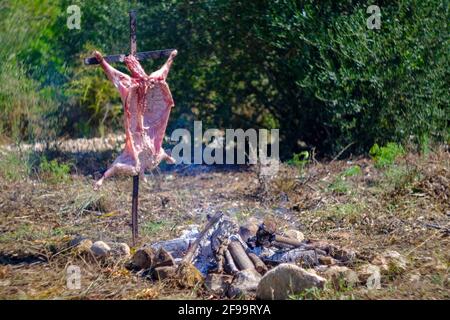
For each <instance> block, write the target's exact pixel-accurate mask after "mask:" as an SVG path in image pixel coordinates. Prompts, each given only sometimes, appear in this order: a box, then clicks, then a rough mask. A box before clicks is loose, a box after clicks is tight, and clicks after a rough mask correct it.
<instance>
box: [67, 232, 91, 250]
mask: <svg viewBox="0 0 450 320" xmlns="http://www.w3.org/2000/svg"><path fill="white" fill-rule="evenodd" d="M84 240H89V239H88V238H86V237H83V236H80V235H78V236H76V237H75V238H73V239H72V240H70V241H69V247H70V248H75V247H76V246H78V245H79V244H80V243H81V242H83V241H84Z"/></svg>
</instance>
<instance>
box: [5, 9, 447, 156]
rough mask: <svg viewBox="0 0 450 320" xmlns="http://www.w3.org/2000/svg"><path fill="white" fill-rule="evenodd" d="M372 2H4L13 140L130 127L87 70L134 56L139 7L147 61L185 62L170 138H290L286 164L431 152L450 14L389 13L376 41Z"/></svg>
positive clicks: (443, 98)
mask: <svg viewBox="0 0 450 320" xmlns="http://www.w3.org/2000/svg"><path fill="white" fill-rule="evenodd" d="M71 4H77V5H79V6H80V8H81V12H82V20H81V21H82V22H81V29H80V30H76V29H74V30H70V29H68V28H67V26H66V19H67V16H68V15H67V13H66V11H65V8H67V7H68V6H69V5H71ZM371 4H373V3H372V2H370V1H363V0H345V1H332V0H324V1H320V2H318V1H315V0H302V1H294V0H280V1H266V0H262V1H252V2H243V1H225V0H210V1H197V2H195V1H194V2H192V1H187V0H174V1H161V2H151V4H150V3H149V2H147V1H135V2H133V4H132V5H130V4H129V3H128V2H127V1H121V0H111V1H100V2H96V3H90V2H86V1H80V0H70V1H69V0H51V1H50V0H45V1H39V2H36V1H33V0H20V1H12V0H6V1H3V2H2V4H1V5H0V9H1V10H0V29H1V30H4V31H2V37H1V39H0V59H2V65H1V66H0V111H1V113H0V134H1V135H6V136H8V137H13V138H14V139H30V140H31V139H35V138H37V137H46V138H48V137H53V136H54V134H59V135H70V136H88V135H101V134H104V133H108V132H110V131H115V130H117V129H119V128H121V127H122V120H121V117H122V114H123V113H122V109H121V103H120V100H119V98H118V95H117V93H116V92H115V89H114V87H113V86H112V85H111V84H110V83H109V82H108V81H107V80H106V77H105V76H104V74H102V71H101V70H99V68H98V67H95V66H90V67H88V66H84V65H83V64H82V60H81V58H82V57H85V56H87V55H88V54H89V52H90V51H92V49H93V48H96V49H98V50H100V51H102V52H103V53H105V54H115V53H125V52H127V51H128V16H127V11H128V10H129V9H130V8H131V6H132V7H133V8H136V9H138V48H139V50H152V49H159V48H177V49H178V51H179V55H178V57H177V58H176V61H175V64H174V67H173V70H172V71H171V75H170V76H169V80H168V82H169V84H170V86H171V89H172V92H173V95H174V99H175V102H176V108H174V109H173V114H172V117H171V120H170V122H169V132H170V130H171V129H173V128H176V127H186V128H188V129H189V128H190V126H192V122H193V120H199V119H201V120H202V121H203V123H204V127H205V129H207V127H222V128H230V127H235V128H243V129H246V128H249V127H253V128H255V127H265V128H273V127H279V128H280V138H281V139H282V140H283V141H282V142H283V143H281V144H280V146H281V148H282V149H281V150H280V151H281V154H282V156H284V157H289V156H290V155H292V154H293V153H295V152H298V146H299V141H304V142H305V143H306V144H307V145H308V147H315V148H316V150H318V152H319V154H333V153H336V152H337V151H339V150H342V148H343V147H344V146H347V145H348V144H349V143H352V142H353V144H352V146H351V148H349V149H348V152H353V153H355V152H356V153H358V152H359V153H361V152H364V151H365V150H367V149H368V148H369V147H370V146H372V145H373V144H374V143H375V141H378V142H379V143H382V144H384V143H386V142H388V141H394V142H396V143H400V144H403V143H404V142H406V140H409V138H410V137H411V136H412V137H413V140H414V142H415V143H417V144H419V145H422V144H423V143H424V141H425V140H427V141H428V142H426V144H425V145H428V144H429V143H431V142H434V141H448V139H449V137H450V131H449V128H448V113H449V101H450V99H449V90H448V80H447V79H448V78H449V77H448V70H450V68H449V62H450V59H449V56H448V54H449V52H450V50H449V42H448V35H447V33H446V32H445V30H448V20H449V14H448V4H447V3H446V2H443V1H440V0H430V1H420V0H399V1H391V2H388V1H382V2H380V3H378V5H379V6H380V7H381V11H382V17H381V23H382V25H381V30H368V29H367V26H366V19H367V18H368V16H369V15H368V14H367V13H366V9H367V6H368V5H371ZM161 17H164V18H161ZM155 22H157V23H155ZM12 26H14V27H12ZM156 35H157V36H156ZM162 63H163V61H162V59H161V60H158V61H151V62H146V63H145V64H144V67H145V68H146V70H147V71H151V70H155V69H156V68H157V67H158V66H160V65H161V64H162ZM115 66H116V67H118V68H119V69H121V70H124V68H123V66H121V65H120V64H117V65H115ZM10 77H12V78H13V79H10ZM8 79H10V80H9V81H8ZM48 133H51V135H50V134H48ZM424 139H425V140H424Z"/></svg>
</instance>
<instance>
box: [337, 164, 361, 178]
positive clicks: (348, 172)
mask: <svg viewBox="0 0 450 320" xmlns="http://www.w3.org/2000/svg"><path fill="white" fill-rule="evenodd" d="M361 172H362V171H361V167H360V166H358V165H355V166H351V167H350V168H348V169H345V170H344V171H343V172H342V173H341V174H340V176H343V177H353V176H358V175H360V174H361Z"/></svg>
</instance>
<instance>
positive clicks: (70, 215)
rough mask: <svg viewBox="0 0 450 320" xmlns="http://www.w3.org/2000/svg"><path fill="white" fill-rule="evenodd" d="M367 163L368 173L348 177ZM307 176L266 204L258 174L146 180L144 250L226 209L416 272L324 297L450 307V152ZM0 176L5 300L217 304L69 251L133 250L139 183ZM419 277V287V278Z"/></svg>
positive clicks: (291, 181)
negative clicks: (74, 268)
mask: <svg viewBox="0 0 450 320" xmlns="http://www.w3.org/2000/svg"><path fill="white" fill-rule="evenodd" d="M355 165H357V166H359V167H360V168H361V172H360V173H359V174H355V175H351V176H345V175H343V174H342V172H343V171H345V170H346V169H348V168H351V167H353V166H355ZM296 175H298V172H297V169H295V168H293V167H288V166H283V167H282V170H281V171H280V173H279V175H278V177H276V178H275V179H273V180H272V181H270V183H269V195H270V196H269V197H268V198H267V199H262V200H261V198H260V197H258V196H257V194H255V193H256V190H258V179H257V177H256V175H255V173H254V172H253V171H252V170H245V169H221V168H216V169H214V170H207V168H201V167H199V168H185V169H184V170H181V169H180V170H178V171H172V172H165V173H162V174H156V175H154V176H153V177H152V178H151V179H149V183H148V184H144V183H142V182H141V188H140V203H139V209H140V222H141V229H140V230H141V239H140V243H147V242H154V241H157V240H163V239H169V238H172V237H175V236H177V235H178V234H179V232H180V230H182V229H183V227H185V226H186V225H188V224H193V223H197V224H199V223H202V222H203V221H204V220H205V216H206V214H209V213H213V212H215V211H216V210H223V211H224V212H226V213H228V214H230V215H232V216H235V217H236V219H238V220H239V221H243V220H246V219H247V218H249V217H250V216H256V217H260V218H263V217H265V216H267V215H271V216H273V217H274V218H275V219H276V220H277V221H278V222H279V226H280V229H285V228H297V229H300V230H301V231H303V232H304V233H305V236H306V237H307V238H311V239H322V240H327V241H330V242H333V243H335V244H337V245H341V246H345V247H351V248H354V249H356V250H357V251H358V252H359V256H358V257H359V259H360V260H359V262H361V263H363V262H365V261H367V260H370V259H371V258H372V257H373V256H374V255H375V254H377V253H379V252H381V251H384V250H385V249H392V250H397V251H398V252H400V253H402V254H403V255H404V256H406V257H407V259H408V262H409V265H408V271H407V272H406V273H405V274H403V275H393V276H392V277H388V278H384V279H383V282H382V289H380V290H370V291H369V290H367V289H365V288H364V287H356V288H348V289H346V290H345V291H339V292H337V291H335V290H332V289H327V290H324V291H322V292H319V293H318V294H316V295H314V297H315V298H355V299H384V298H395V299H397V298H399V299H403V298H412V299H419V298H425V299H448V298H450V283H449V262H450V243H449V237H448V234H445V233H444V232H443V230H439V229H436V228H437V227H445V228H449V227H450V226H449V219H450V200H449V199H450V191H449V188H450V187H449V185H450V184H449V181H450V156H449V154H448V152H445V151H443V150H439V151H436V152H434V153H431V154H430V155H428V156H424V157H419V156H417V155H411V154H409V155H407V156H405V157H404V158H402V159H400V160H399V161H398V163H397V164H396V165H395V166H393V167H392V168H390V169H383V170H379V169H376V168H374V166H373V163H372V161H371V160H370V159H363V158H362V159H357V160H355V161H352V162H351V163H350V162H346V161H335V162H331V163H316V164H310V165H308V166H307V167H306V168H305V169H304V170H303V172H302V174H301V176H297V177H296ZM0 179H1V181H0V188H1V190H0V217H1V218H0V298H3V299H12V298H18V299H169V298H170V299H178V298H186V299H198V298H212V297H210V296H209V295H208V293H207V292H205V291H204V290H203V289H202V288H194V289H180V288H178V287H174V286H173V284H170V283H164V282H161V283H152V282H151V281H150V280H148V279H145V278H143V277H141V276H139V275H136V274H134V273H130V272H129V271H128V270H126V269H125V267H124V261H115V262H114V263H108V264H104V263H99V262H95V261H94V262H93V261H86V259H84V258H83V257H80V256H77V255H75V254H74V253H73V252H72V251H71V250H66V249H64V248H65V244H66V243H67V240H68V239H71V238H73V237H74V236H75V235H77V234H81V235H83V236H87V237H89V238H91V239H93V240H107V241H121V242H127V243H130V233H131V232H130V228H129V225H128V224H129V220H130V212H129V211H130V203H131V180H130V179H116V180H114V181H108V182H106V183H105V186H104V188H103V189H102V190H101V191H100V192H99V193H94V192H93V191H92V187H91V184H92V180H91V179H90V178H88V177H86V176H83V175H77V174H74V175H72V177H71V179H69V180H68V181H62V182H61V183H58V184H50V183H46V182H44V181H39V180H37V179H18V180H15V181H14V180H13V181H10V180H8V181H7V180H5V179H3V178H0ZM69 265H78V266H79V267H80V268H81V270H82V286H81V289H80V290H69V289H67V286H66V268H67V266H69ZM412 275H418V276H419V280H418V281H416V280H414V281H411V279H410V277H411V276H412ZM416 279H417V277H416Z"/></svg>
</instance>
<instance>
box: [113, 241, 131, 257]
mask: <svg viewBox="0 0 450 320" xmlns="http://www.w3.org/2000/svg"><path fill="white" fill-rule="evenodd" d="M110 247H111V255H113V256H115V257H122V258H128V257H130V256H131V250H130V247H129V246H128V245H127V244H126V243H125V242H114V243H110Z"/></svg>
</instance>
